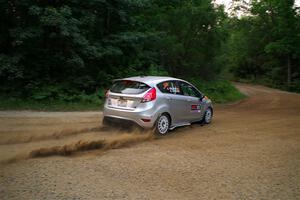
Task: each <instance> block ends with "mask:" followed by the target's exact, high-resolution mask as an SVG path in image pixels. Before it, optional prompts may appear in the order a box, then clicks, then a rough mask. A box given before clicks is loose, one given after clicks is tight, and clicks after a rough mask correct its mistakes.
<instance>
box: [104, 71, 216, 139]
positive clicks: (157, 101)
mask: <svg viewBox="0 0 300 200" xmlns="http://www.w3.org/2000/svg"><path fill="white" fill-rule="evenodd" d="M103 114H104V118H103V124H111V123H110V122H115V123H119V122H125V123H127V122H128V123H135V124H138V125H139V126H141V127H143V128H154V130H155V132H156V133H157V134H160V135H164V134H166V133H167V132H168V130H171V129H174V128H175V127H178V126H185V125H190V124H191V123H192V122H197V121H202V122H203V123H206V124H208V123H210V122H211V120H212V116H213V106H212V102H211V100H210V99H209V98H208V97H206V96H204V95H203V94H202V93H201V92H200V91H199V90H198V89H197V88H196V87H195V86H193V85H192V84H190V83H189V82H187V81H184V80H181V79H177V78H172V77H161V76H138V77H130V78H124V79H118V80H115V81H114V82H113V85H112V86H111V88H110V89H109V90H108V91H107V93H106V101H105V104H104V111H103Z"/></svg>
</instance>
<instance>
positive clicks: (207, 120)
mask: <svg viewBox="0 0 300 200" xmlns="http://www.w3.org/2000/svg"><path fill="white" fill-rule="evenodd" d="M212 116H213V111H212V109H211V108H210V107H209V108H207V109H206V111H205V113H204V116H203V119H202V122H203V123H204V124H209V123H211V120H212Z"/></svg>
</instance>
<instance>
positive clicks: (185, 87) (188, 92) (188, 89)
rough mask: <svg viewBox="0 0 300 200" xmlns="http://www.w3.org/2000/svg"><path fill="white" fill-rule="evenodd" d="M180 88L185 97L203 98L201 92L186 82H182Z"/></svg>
mask: <svg viewBox="0 0 300 200" xmlns="http://www.w3.org/2000/svg"><path fill="white" fill-rule="evenodd" d="M180 88H181V90H182V94H183V95H185V96H191V97H201V94H200V92H198V90H196V89H195V88H194V87H193V86H191V85H190V84H187V83H185V82H180Z"/></svg>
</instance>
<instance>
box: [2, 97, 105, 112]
mask: <svg viewBox="0 0 300 200" xmlns="http://www.w3.org/2000/svg"><path fill="white" fill-rule="evenodd" d="M102 105H103V101H102V100H101V99H99V100H98V101H93V102H84V101H78V102H65V101H62V100H43V101H36V100H27V99H25V100H22V99H16V98H3V97H1V98H0V110H38V111H90V110H101V109H102Z"/></svg>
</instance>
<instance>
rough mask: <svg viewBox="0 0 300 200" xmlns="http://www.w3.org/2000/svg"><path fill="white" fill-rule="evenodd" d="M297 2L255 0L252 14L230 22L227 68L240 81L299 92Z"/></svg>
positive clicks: (299, 30) (226, 46)
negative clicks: (250, 81) (245, 80)
mask: <svg viewBox="0 0 300 200" xmlns="http://www.w3.org/2000/svg"><path fill="white" fill-rule="evenodd" d="M294 3H295V1H294V0H287V1H281V0H266V1H258V0H253V1H252V2H251V8H250V12H251V14H252V15H250V16H247V17H242V18H240V19H239V18H232V19H230V20H229V21H228V24H229V27H230V37H229V39H228V40H227V43H226V45H225V48H226V50H227V56H225V58H226V61H228V62H227V64H226V65H227V68H229V69H231V71H232V72H233V73H234V75H235V76H236V77H237V78H242V79H249V80H253V81H255V82H260V83H264V84H267V85H270V86H273V87H278V88H283V89H288V90H291V91H299V89H297V85H298V84H297V83H298V82H299V80H300V67H299V65H300V34H299V33H300V15H299V8H297V7H296V6H294Z"/></svg>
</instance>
